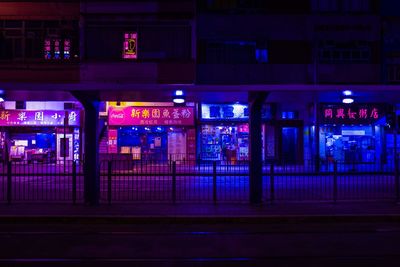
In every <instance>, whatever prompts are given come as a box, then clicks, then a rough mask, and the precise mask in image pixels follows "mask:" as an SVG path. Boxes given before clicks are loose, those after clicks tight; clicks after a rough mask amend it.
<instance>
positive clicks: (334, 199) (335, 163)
mask: <svg viewBox="0 0 400 267" xmlns="http://www.w3.org/2000/svg"><path fill="white" fill-rule="evenodd" d="M337 175H338V170H337V161H336V160H335V161H334V162H333V203H336V201H337V193H338V192H337V191H338V187H337V186H338V184H337V183H338V181H337V178H338V177H337Z"/></svg>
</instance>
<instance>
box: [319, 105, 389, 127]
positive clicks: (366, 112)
mask: <svg viewBox="0 0 400 267" xmlns="http://www.w3.org/2000/svg"><path fill="white" fill-rule="evenodd" d="M321 115H322V116H321V122H322V123H339V124H340V123H344V124H354V123H374V122H376V121H378V120H379V119H381V118H383V117H384V116H385V115H386V108H385V107H383V106H382V105H371V104H368V105H367V104H366V105H324V106H323V107H322V114H321Z"/></svg>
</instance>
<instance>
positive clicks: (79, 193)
mask: <svg viewBox="0 0 400 267" xmlns="http://www.w3.org/2000/svg"><path fill="white" fill-rule="evenodd" d="M0 179H1V182H0V185H1V188H0V193H1V196H0V199H3V200H5V201H7V202H8V203H11V202H34V201H43V202H72V203H74V204H75V203H76V202H78V201H80V202H81V201H82V200H83V170H82V163H81V162H76V161H71V160H70V161H57V162H55V163H44V162H29V163H28V162H26V161H21V162H11V161H10V162H6V163H3V164H0Z"/></svg>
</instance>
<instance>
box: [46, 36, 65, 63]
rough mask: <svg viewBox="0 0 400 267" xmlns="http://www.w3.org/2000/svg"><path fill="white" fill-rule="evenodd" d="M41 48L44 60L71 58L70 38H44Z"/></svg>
mask: <svg viewBox="0 0 400 267" xmlns="http://www.w3.org/2000/svg"><path fill="white" fill-rule="evenodd" d="M43 50H44V59H46V60H60V59H66V60H69V59H70V58H71V39H59V38H46V39H45V40H44V47H43Z"/></svg>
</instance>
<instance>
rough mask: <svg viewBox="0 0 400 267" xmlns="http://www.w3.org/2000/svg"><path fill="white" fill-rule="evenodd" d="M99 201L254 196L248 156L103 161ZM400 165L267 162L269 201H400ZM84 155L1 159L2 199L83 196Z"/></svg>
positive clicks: (50, 199) (209, 199)
mask: <svg viewBox="0 0 400 267" xmlns="http://www.w3.org/2000/svg"><path fill="white" fill-rule="evenodd" d="M99 167H100V201H101V202H102V203H114V202H166V203H183V202H206V203H221V202H244V203H247V202H249V196H250V192H249V162H248V161H198V160H189V159H186V158H185V159H182V160H161V161H156V160H154V159H151V160H144V159H142V160H117V159H114V160H102V161H100V166H99ZM399 173H400V172H399V166H398V164H393V163H385V164H383V163H382V164H378V165H375V164H365V163H351V164H347V163H346V164H345V163H338V162H331V161H329V162H319V164H318V166H317V165H316V164H315V162H311V161H310V162H306V163H304V164H302V165H296V164H277V163H264V164H263V169H262V180H263V183H262V190H263V195H264V199H263V200H264V201H265V202H279V201H332V202H337V201H341V200H358V201H369V200H396V201H398V200H399V198H400V189H399V186H400V183H399V176H400V175H399ZM83 191H84V175H83V164H82V162H75V161H66V162H65V164H64V161H60V162H57V163H42V162H31V163H28V162H8V163H4V164H0V201H3V202H8V203H11V202H35V201H43V202H72V203H77V202H83V200H84V192H83Z"/></svg>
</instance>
